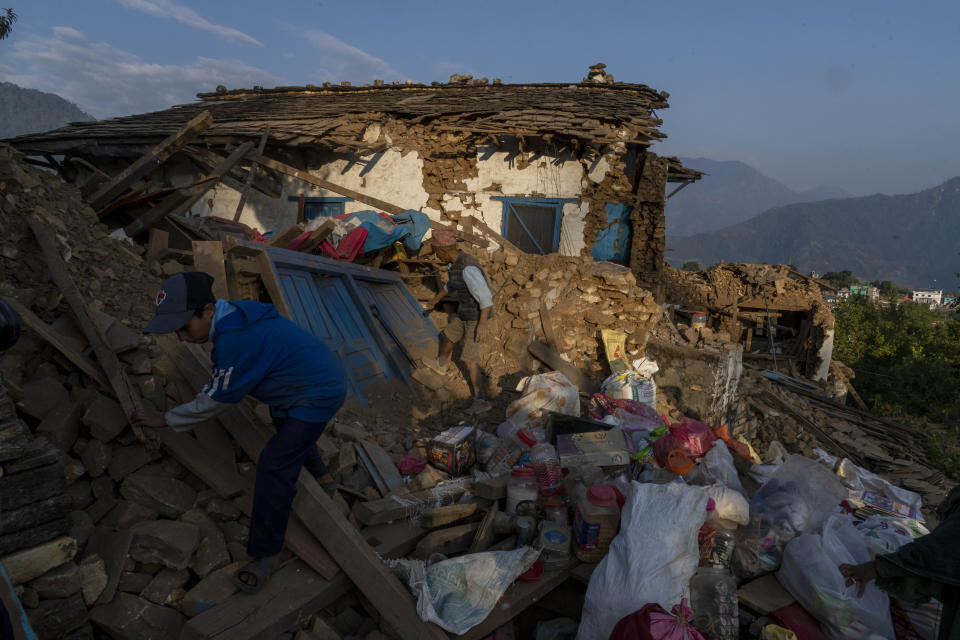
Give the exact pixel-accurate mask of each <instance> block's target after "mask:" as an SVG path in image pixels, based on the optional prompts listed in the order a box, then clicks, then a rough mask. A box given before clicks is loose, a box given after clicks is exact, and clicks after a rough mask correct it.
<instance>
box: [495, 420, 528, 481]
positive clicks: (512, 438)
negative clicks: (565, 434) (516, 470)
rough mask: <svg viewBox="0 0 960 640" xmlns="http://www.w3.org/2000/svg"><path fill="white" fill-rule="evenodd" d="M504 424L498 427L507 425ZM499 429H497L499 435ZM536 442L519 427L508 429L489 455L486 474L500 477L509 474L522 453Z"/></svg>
mask: <svg viewBox="0 0 960 640" xmlns="http://www.w3.org/2000/svg"><path fill="white" fill-rule="evenodd" d="M507 424H509V423H507V422H505V423H503V424H502V425H500V427H503V426H504V425H507ZM500 432H501V429H500V428H498V429H497V433H498V434H500ZM535 442H536V440H534V439H533V437H532V436H531V435H530V434H528V433H527V432H525V431H524V430H523V429H521V428H520V427H515V428H510V429H509V430H506V431H505V432H504V433H503V434H502V435H500V442H499V444H497V448H496V449H494V450H493V453H491V454H490V460H489V462H487V473H489V474H490V475H492V476H500V475H503V474H505V473H510V470H511V469H513V467H514V466H516V464H517V462H518V461H519V460H520V457H521V456H522V455H523V454H524V452H525V451H526V450H527V449H529V448H530V445H531V444H532V443H535Z"/></svg>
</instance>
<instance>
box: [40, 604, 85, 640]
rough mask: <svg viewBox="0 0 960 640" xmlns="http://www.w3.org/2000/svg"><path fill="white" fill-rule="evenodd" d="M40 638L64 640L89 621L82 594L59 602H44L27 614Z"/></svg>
mask: <svg viewBox="0 0 960 640" xmlns="http://www.w3.org/2000/svg"><path fill="white" fill-rule="evenodd" d="M27 618H28V619H29V621H30V627H31V628H32V629H33V632H34V633H36V634H37V637H38V638H41V639H46V638H63V637H64V636H66V635H67V634H68V633H70V632H71V631H73V630H74V629H76V628H77V627H79V626H81V625H83V623H84V622H86V621H87V608H86V606H84V604H83V597H82V596H81V595H80V594H76V595H73V596H71V597H69V598H61V599H58V600H43V601H41V602H40V604H39V606H37V608H35V609H31V610H30V611H28V612H27Z"/></svg>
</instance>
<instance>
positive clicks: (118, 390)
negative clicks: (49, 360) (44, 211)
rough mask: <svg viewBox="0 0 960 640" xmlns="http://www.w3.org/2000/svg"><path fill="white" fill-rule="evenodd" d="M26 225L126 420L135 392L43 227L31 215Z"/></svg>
mask: <svg viewBox="0 0 960 640" xmlns="http://www.w3.org/2000/svg"><path fill="white" fill-rule="evenodd" d="M27 224H28V225H30V229H31V230H32V231H33V234H34V235H35V236H36V238H37V243H38V244H39V245H40V250H41V252H42V253H43V257H44V259H45V260H46V262H47V267H48V269H49V270H50V275H51V277H52V278H53V281H54V283H56V285H57V288H58V289H60V292H61V293H62V294H63V297H64V298H65V299H66V301H67V304H69V305H70V309H71V310H72V311H73V315H74V316H75V317H76V319H77V323H78V324H79V325H80V328H81V329H82V330H83V333H84V335H86V336H87V340H88V341H89V342H90V346H91V347H92V348H93V352H94V354H95V355H96V356H97V362H99V363H100V366H101V368H102V369H103V371H104V373H106V375H107V380H109V381H110V386H111V387H113V390H114V393H115V395H116V397H117V401H118V402H119V403H120V406H121V407H123V410H124V412H125V413H126V414H127V415H128V416H130V415H133V413H134V411H136V410H137V409H139V406H140V398H139V395H138V394H137V392H136V391H135V389H134V386H133V383H132V382H131V381H130V379H129V378H128V377H127V372H126V370H125V369H124V368H123V367H122V366H121V365H120V360H119V359H118V358H117V354H116V353H114V352H113V350H112V349H111V348H110V346H109V345H108V344H107V341H106V340H105V339H104V337H103V334H101V333H100V330H99V329H98V328H97V325H96V323H95V322H94V320H93V318H92V317H91V315H90V311H89V309H88V307H87V304H86V302H84V300H83V296H82V295H81V294H80V291H79V290H78V289H77V286H76V285H75V284H74V282H73V278H72V277H71V276H70V272H69V271H68V270H67V264H66V263H65V262H64V261H63V258H62V257H61V256H60V252H59V251H58V249H57V245H56V243H55V241H54V239H53V235H52V234H51V232H50V230H49V229H48V228H47V226H46V225H45V224H44V223H42V222H41V221H40V219H39V218H37V217H36V216H35V215H30V216H28V217H27ZM131 426H132V428H133V432H134V434H136V436H137V438H138V439H139V440H143V439H144V434H143V431H142V430H141V429H140V427H138V426H136V425H131Z"/></svg>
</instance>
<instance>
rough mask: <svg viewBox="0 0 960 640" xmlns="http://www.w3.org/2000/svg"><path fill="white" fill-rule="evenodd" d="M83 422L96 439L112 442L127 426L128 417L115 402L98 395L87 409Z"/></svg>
mask: <svg viewBox="0 0 960 640" xmlns="http://www.w3.org/2000/svg"><path fill="white" fill-rule="evenodd" d="M82 422H83V424H84V425H86V427H87V428H88V429H89V430H90V435H92V436H93V437H94V438H96V439H97V440H100V441H101V442H110V441H111V440H113V439H114V438H116V437H117V436H118V435H119V434H120V432H121V431H123V429H124V427H126V426H127V416H126V415H125V414H124V413H123V409H122V408H121V407H120V405H119V404H117V403H116V402H115V401H113V400H111V399H110V398H108V397H106V396H104V395H98V396H97V398H96V399H95V400H94V401H93V402H91V403H90V406H89V407H87V411H86V413H84V414H83V418H82Z"/></svg>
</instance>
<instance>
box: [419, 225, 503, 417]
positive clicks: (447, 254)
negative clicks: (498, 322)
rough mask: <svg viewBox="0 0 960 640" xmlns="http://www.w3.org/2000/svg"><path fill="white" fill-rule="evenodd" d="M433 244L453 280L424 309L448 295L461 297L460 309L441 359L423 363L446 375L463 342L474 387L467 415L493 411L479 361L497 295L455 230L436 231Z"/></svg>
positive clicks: (452, 318)
mask: <svg viewBox="0 0 960 640" xmlns="http://www.w3.org/2000/svg"><path fill="white" fill-rule="evenodd" d="M431 243H432V244H433V252H434V254H435V255H436V256H437V257H438V258H439V259H440V260H442V261H444V262H446V263H448V264H449V265H450V266H449V267H448V269H449V279H448V280H447V284H446V287H445V288H444V289H442V290H441V291H440V293H438V294H437V295H436V296H435V297H434V298H433V299H432V300H430V301H429V302H427V303H426V305H425V306H424V309H425V311H426V312H428V313H429V311H430V310H431V309H433V308H434V307H435V306H436V304H437V303H438V302H440V300H441V299H443V297H444V296H446V295H447V292H450V293H452V294H453V295H454V296H455V297H456V298H457V302H458V303H459V306H458V308H457V313H456V315H452V314H451V316H450V321H449V323H448V324H447V328H446V329H444V331H443V341H442V344H441V346H440V353H439V355H438V357H437V358H424V360H423V363H424V364H425V365H427V366H428V367H430V368H431V369H433V370H434V371H436V372H437V373H439V374H441V375H444V374H446V372H447V368H448V366H449V364H450V356H451V355H453V347H454V345H456V343H458V342H461V341H462V342H463V351H462V353H461V356H460V357H461V358H462V359H463V362H464V364H465V365H466V366H467V373H468V374H469V375H470V384H471V385H472V386H473V404H472V405H470V408H469V409H467V413H471V414H477V413H483V412H485V411H489V410H490V403H489V402H487V401H486V399H485V393H484V387H485V385H486V380H485V378H486V374H485V373H484V372H483V370H482V369H481V368H480V365H479V360H480V356H481V355H482V353H483V344H484V341H485V339H486V337H487V321H488V320H489V319H490V315H491V314H492V312H493V296H492V295H491V293H490V286H489V281H488V279H487V274H486V273H484V271H483V267H481V266H480V262H479V261H478V260H477V259H476V258H475V257H473V256H472V255H470V254H469V253H467V252H465V251H462V250H461V249H459V248H458V247H457V240H456V237H455V236H454V233H453V231H450V230H448V229H438V230H434V232H433V236H432V240H431Z"/></svg>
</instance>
